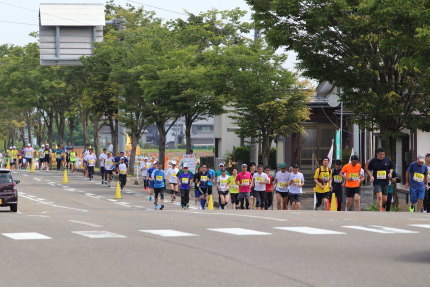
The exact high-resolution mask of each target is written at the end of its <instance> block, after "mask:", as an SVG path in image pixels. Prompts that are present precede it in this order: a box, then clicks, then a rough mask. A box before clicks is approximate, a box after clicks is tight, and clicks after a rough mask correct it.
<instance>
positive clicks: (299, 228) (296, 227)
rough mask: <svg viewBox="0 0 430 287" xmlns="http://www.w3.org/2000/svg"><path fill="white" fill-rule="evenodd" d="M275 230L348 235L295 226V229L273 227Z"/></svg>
mask: <svg viewBox="0 0 430 287" xmlns="http://www.w3.org/2000/svg"><path fill="white" fill-rule="evenodd" d="M273 228H275V229H280V230H287V231H294V232H299V233H305V234H346V233H345V232H339V231H333V230H327V229H320V228H313V227H306V226H295V227H273Z"/></svg>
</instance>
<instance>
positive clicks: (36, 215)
mask: <svg viewBox="0 0 430 287" xmlns="http://www.w3.org/2000/svg"><path fill="white" fill-rule="evenodd" d="M28 216H31V217H51V216H49V215H38V214H35V215H28Z"/></svg>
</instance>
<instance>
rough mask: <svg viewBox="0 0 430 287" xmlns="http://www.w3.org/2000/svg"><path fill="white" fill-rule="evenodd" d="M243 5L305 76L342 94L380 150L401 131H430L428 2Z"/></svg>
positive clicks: (271, 0)
mask: <svg viewBox="0 0 430 287" xmlns="http://www.w3.org/2000/svg"><path fill="white" fill-rule="evenodd" d="M247 2H248V3H249V4H251V5H252V7H253V8H254V10H255V11H256V13H255V15H254V18H255V19H256V21H257V23H259V24H260V26H261V27H262V28H264V29H265V30H264V31H265V34H266V35H267V38H268V40H269V42H270V43H271V44H273V45H274V46H276V47H280V46H284V47H286V48H287V49H292V50H295V51H296V52H297V54H298V59H299V68H300V69H301V70H302V71H303V73H304V75H305V76H308V77H310V78H314V79H316V80H318V81H328V82H330V83H332V84H334V85H336V86H337V87H339V88H341V89H342V93H341V99H342V101H343V102H344V103H345V105H346V107H347V108H348V109H349V110H351V111H352V112H354V114H355V120H356V121H357V122H358V123H359V124H360V125H361V126H362V127H366V128H367V129H368V130H376V129H379V130H380V132H381V137H382V140H383V144H384V146H386V148H389V146H391V147H392V148H394V147H395V141H394V140H393V139H395V138H396V137H397V136H398V134H399V132H400V131H401V130H402V129H405V128H409V129H415V128H422V129H425V130H428V129H429V127H430V120H429V117H428V115H429V112H430V96H429V93H428V83H429V81H428V67H429V64H428V48H427V46H428V45H426V44H425V43H430V41H429V39H430V37H429V35H430V33H429V32H428V31H429V29H428V27H430V18H429V17H428V15H429V7H428V1H423V0H386V1H368V0H356V1H349V0H323V1H321V0H311V1H305V2H304V1H302V0H268V1H259V0H247ZM425 83H427V87H426V84H425ZM392 154H394V153H392Z"/></svg>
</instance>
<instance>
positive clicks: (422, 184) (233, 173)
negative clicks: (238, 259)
mask: <svg viewBox="0 0 430 287" xmlns="http://www.w3.org/2000/svg"><path fill="white" fill-rule="evenodd" d="M80 158H82V164H83V169H84V176H87V177H88V179H89V180H90V181H92V180H93V178H94V171H95V170H94V169H95V166H96V165H97V164H98V165H99V166H100V175H101V179H102V181H101V182H102V184H103V185H107V186H109V187H110V186H111V181H112V180H113V179H114V176H115V175H117V176H118V181H119V182H120V187H121V189H122V190H123V189H124V187H125V185H126V183H127V174H128V158H127V157H126V156H125V155H124V153H123V152H120V153H119V154H118V155H117V156H114V155H113V153H112V152H107V151H106V148H104V149H103V152H102V153H101V154H100V155H99V156H97V155H96V154H95V153H94V150H93V149H92V148H91V146H90V145H88V144H87V145H85V147H84V150H83V153H82V154H81V155H78V154H77V152H76V151H75V150H74V148H73V146H70V145H69V146H62V145H57V146H55V147H54V148H52V149H51V147H50V145H49V144H45V145H42V146H41V147H40V149H37V150H35V149H33V147H32V146H31V144H28V145H27V146H26V147H24V148H22V149H21V150H18V149H16V147H15V146H11V147H10V148H9V149H8V150H6V152H5V154H2V153H0V168H1V167H7V166H10V168H11V169H15V168H18V169H19V168H22V169H25V168H27V169H30V168H31V167H32V164H34V163H35V159H38V162H37V165H36V166H37V168H38V169H44V170H47V171H48V170H49V167H50V165H51V164H53V163H55V162H56V168H57V170H65V169H67V170H70V171H71V172H74V169H75V165H76V163H77V162H78V161H79V159H80ZM54 159H55V161H54ZM329 165H330V159H329V158H328V157H325V158H323V159H322V160H321V166H320V167H319V168H317V169H316V171H315V174H314V176H313V180H314V183H315V187H314V191H315V205H314V209H315V210H317V209H320V208H321V209H324V210H328V209H329V208H330V205H331V204H333V202H331V200H332V194H334V195H335V198H336V201H337V202H336V204H337V210H338V211H341V210H348V211H350V210H355V211H359V210H360V199H361V198H360V192H361V185H362V183H363V181H364V180H365V178H366V176H367V177H368V179H369V181H370V182H371V183H372V185H373V190H374V193H375V195H376V199H377V202H376V203H377V209H378V210H380V211H390V209H391V202H392V196H393V190H394V186H395V185H396V181H397V175H396V172H395V170H394V165H393V163H392V162H391V160H389V159H388V158H386V156H385V150H384V149H382V148H380V149H378V150H377V151H376V156H375V158H373V159H371V160H369V161H368V162H366V163H365V165H364V166H362V165H361V164H360V163H359V158H358V156H356V155H353V156H352V157H351V159H350V162H349V163H347V164H345V165H343V166H342V162H341V161H339V160H336V161H335V162H334V167H333V168H330V167H329ZM279 167H280V170H279V171H276V172H272V170H271V169H270V167H264V166H263V165H256V164H255V163H250V164H249V165H247V164H242V165H241V166H240V169H239V168H235V167H233V168H229V170H227V169H226V167H225V164H224V163H221V164H220V165H219V169H218V170H217V171H214V170H213V169H211V168H209V166H208V165H206V164H203V165H201V166H199V167H198V168H197V171H196V173H195V174H193V173H192V172H191V171H189V167H188V165H187V164H186V163H185V164H182V166H181V167H180V168H178V166H177V163H176V162H171V163H170V166H169V167H168V168H167V169H166V170H164V169H163V164H162V163H161V162H157V161H154V162H151V161H150V159H148V158H146V157H145V158H144V159H143V160H142V162H140V166H139V168H140V170H141V172H142V176H143V181H144V189H145V190H146V191H148V190H149V191H150V200H151V201H152V198H154V206H155V209H161V210H162V209H163V208H164V200H165V198H164V195H165V192H166V190H168V192H169V193H170V200H171V201H172V202H173V201H175V200H176V196H177V195H180V198H181V208H183V209H186V208H188V207H189V202H190V192H191V190H194V197H195V203H196V205H197V206H198V207H199V208H200V209H205V208H206V206H207V204H208V200H209V197H210V196H213V192H214V191H216V192H217V195H218V202H219V207H220V208H221V209H225V208H227V206H230V205H229V204H231V207H229V208H232V209H259V210H263V209H264V210H268V209H274V205H275V204H276V209H278V210H287V209H288V208H289V206H290V207H291V209H293V210H298V209H300V207H301V196H302V193H303V186H304V184H305V178H304V175H303V174H302V173H301V172H300V169H299V166H298V165H297V164H293V165H292V166H291V167H290V168H289V169H288V170H287V165H286V164H285V163H281V164H280V165H279ZM428 167H430V153H429V154H426V155H425V156H418V158H417V160H416V161H414V162H412V163H411V164H410V165H409V167H408V168H407V171H406V174H405V187H406V188H408V189H410V193H409V194H410V202H411V205H410V211H411V212H414V211H417V212H419V211H424V212H430V199H429V193H428V190H429V182H428ZM344 196H346V200H345V203H346V206H343V197H344ZM275 200H276V203H275V204H274V201H275Z"/></svg>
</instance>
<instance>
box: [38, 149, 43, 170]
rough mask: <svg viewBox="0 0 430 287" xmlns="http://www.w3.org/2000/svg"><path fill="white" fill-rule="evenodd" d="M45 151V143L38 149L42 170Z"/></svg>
mask: <svg viewBox="0 0 430 287" xmlns="http://www.w3.org/2000/svg"><path fill="white" fill-rule="evenodd" d="M44 152H45V145H44V144H43V145H41V146H40V149H39V151H38V153H39V169H40V170H42V167H43V159H44V158H45V154H44Z"/></svg>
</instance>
